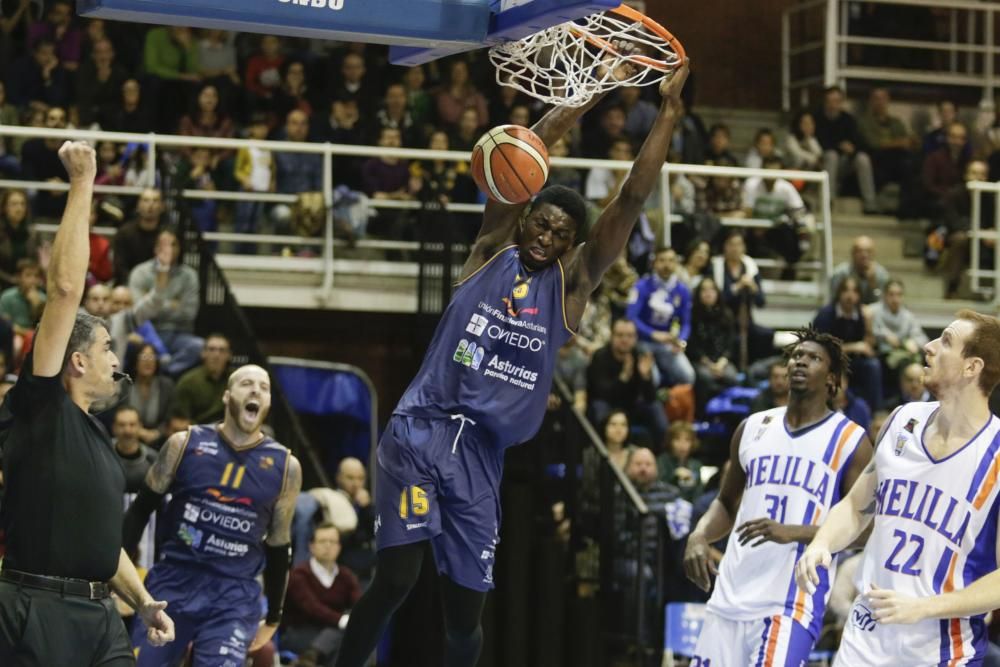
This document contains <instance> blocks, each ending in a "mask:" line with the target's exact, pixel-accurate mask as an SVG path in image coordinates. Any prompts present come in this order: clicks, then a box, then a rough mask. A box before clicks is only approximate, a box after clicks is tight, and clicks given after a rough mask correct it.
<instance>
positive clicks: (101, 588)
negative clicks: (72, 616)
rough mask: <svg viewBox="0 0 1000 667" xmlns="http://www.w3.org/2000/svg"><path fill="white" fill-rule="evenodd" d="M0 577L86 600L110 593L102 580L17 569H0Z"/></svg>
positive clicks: (13, 582) (108, 587)
mask: <svg viewBox="0 0 1000 667" xmlns="http://www.w3.org/2000/svg"><path fill="white" fill-rule="evenodd" d="M0 579H2V580H3V581H9V582H10V583H12V584H17V585H18V586H25V587H27V588H39V589H41V590H43V591H53V592H55V593H60V594H62V595H75V596H77V597H82V598H87V599H88V600H103V599H104V598H106V597H110V595H111V586H109V585H108V584H107V582H104V581H86V580H84V579H67V578H64V577H46V576H44V575H40V574H28V573H27V572H21V571H19V570H8V569H7V568H4V569H3V570H0Z"/></svg>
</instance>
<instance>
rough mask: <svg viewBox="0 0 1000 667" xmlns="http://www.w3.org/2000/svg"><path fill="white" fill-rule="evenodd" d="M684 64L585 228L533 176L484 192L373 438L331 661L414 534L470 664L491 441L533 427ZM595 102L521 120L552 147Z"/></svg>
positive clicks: (451, 653) (460, 653) (359, 634)
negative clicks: (508, 200)
mask: <svg viewBox="0 0 1000 667" xmlns="http://www.w3.org/2000/svg"><path fill="white" fill-rule="evenodd" d="M687 72H688V69H687V64H686V63H685V64H684V65H683V66H681V67H680V68H678V69H677V70H676V71H675V72H674V73H673V74H672V75H671V76H669V77H668V78H667V79H666V80H664V81H663V82H662V83H661V85H660V94H661V95H662V98H663V100H662V103H661V105H660V110H659V113H658V115H657V117H656V121H655V123H654V124H653V128H652V130H651V131H650V133H649V135H648V136H647V138H646V141H645V143H644V144H643V146H642V149H641V150H640V151H639V154H638V156H637V157H636V160H635V162H634V164H633V167H632V170H631V172H630V173H629V175H628V177H627V178H626V180H625V182H624V183H623V184H622V187H621V191H620V192H619V193H618V195H617V196H616V197H615V198H614V199H613V200H612V201H611V203H610V204H609V205H608V207H607V208H606V209H605V210H604V211H603V212H602V213H601V215H600V217H599V218H598V220H597V222H596V223H595V225H594V228H593V230H592V231H591V232H590V234H589V236H587V237H586V239H584V238H583V234H582V229H583V225H584V222H585V219H586V206H585V204H584V201H583V198H582V197H581V196H580V194H579V193H578V192H575V191H573V190H570V189H568V188H562V187H549V188H546V189H544V190H542V191H541V192H540V193H539V194H538V196H537V197H536V198H535V200H534V202H533V203H531V204H530V206H529V205H528V204H520V205H505V204H500V203H497V202H494V201H490V202H488V203H487V205H486V212H485V214H484V216H483V224H482V227H481V228H480V230H479V236H478V237H477V238H476V241H475V243H474V245H473V248H472V252H471V254H470V256H469V258H468V260H467V261H466V263H465V267H464V268H463V271H462V276H461V280H460V281H459V284H458V287H457V289H456V290H455V294H454V296H453V297H452V300H451V302H450V303H449V304H448V307H447V309H446V310H445V312H444V314H443V315H442V317H441V322H440V323H439V324H438V327H437V330H436V331H435V332H434V339H433V341H432V343H431V346H430V349H429V350H428V351H427V355H426V356H425V357H424V361H423V364H422V366H421V368H420V371H419V372H418V373H417V376H416V378H415V379H414V380H413V382H412V383H411V384H410V386H409V388H407V390H406V393H405V394H404V395H403V397H402V399H401V400H400V402H399V404H398V405H397V406H396V409H395V410H394V411H393V416H392V418H391V420H390V421H389V424H388V426H387V428H386V430H385V434H384V435H383V436H382V440H381V442H380V443H379V448H378V456H377V460H378V463H377V469H376V473H375V474H376V476H377V486H376V499H375V502H376V511H377V516H376V530H377V532H376V542H377V547H378V561H377V568H376V572H375V578H374V580H373V581H372V584H371V587H370V588H369V589H368V591H367V593H365V595H364V597H362V598H361V600H360V601H359V602H358V604H357V605H356V606H355V608H354V610H353V611H352V612H351V620H350V623H349V624H348V626H347V631H346V634H345V636H344V642H343V645H342V646H341V649H340V654H339V657H338V660H337V665H338V666H340V667H361V665H363V664H365V662H366V661H367V659H368V656H369V655H371V653H372V651H373V650H374V648H375V645H376V643H377V642H378V640H379V638H380V637H381V636H382V633H383V631H384V630H385V628H386V626H387V624H388V622H389V619H390V617H391V616H392V614H393V612H394V611H395V610H396V609H397V608H398V607H399V605H400V604H401V603H402V602H403V600H404V599H405V598H406V596H407V594H408V593H409V591H410V589H411V588H412V587H413V584H414V583H415V582H416V580H417V576H418V574H419V573H420V567H421V562H422V559H423V554H424V548H425V545H426V543H427V542H430V543H431V546H432V548H433V553H434V560H435V563H436V565H437V569H438V572H439V573H440V574H441V577H440V582H441V589H442V598H443V602H444V615H445V629H446V634H447V649H446V651H447V656H446V664H447V665H449V666H451V667H454V666H458V665H469V666H471V665H474V664H475V663H476V660H477V659H478V657H479V652H480V648H481V644H482V630H481V627H480V617H481V615H482V611H483V605H484V603H485V602H486V593H487V592H488V591H489V590H490V589H491V588H493V562H494V555H495V551H496V547H497V543H498V542H499V535H498V531H499V524H500V497H499V487H500V477H501V474H502V468H503V457H504V450H505V449H506V448H507V447H510V446H511V445H516V444H518V443H521V442H524V441H526V440H528V439H530V438H531V437H532V436H533V435H534V434H535V432H536V431H537V430H538V427H539V425H540V423H541V421H542V417H543V414H544V412H545V406H546V401H547V400H548V393H549V389H550V386H551V382H552V371H553V366H554V363H555V359H556V355H557V353H558V350H559V348H560V347H561V346H562V345H563V343H564V342H566V340H568V339H569V338H570V337H571V336H572V335H573V333H574V331H575V329H576V327H577V325H578V324H579V322H580V318H581V317H582V315H583V310H584V308H585V307H586V305H587V300H588V298H589V297H590V293H591V292H592V291H593V290H594V289H595V288H596V287H597V286H598V284H599V283H600V281H601V278H602V276H603V275H604V272H605V271H606V270H607V269H608V267H609V266H611V264H612V263H613V262H614V261H615V259H616V258H617V257H618V255H619V254H620V253H621V251H622V249H623V248H624V247H625V244H626V242H627V240H628V237H629V234H630V232H631V230H632V226H633V224H634V223H635V221H636V219H637V218H638V216H639V214H640V213H641V211H642V206H643V203H644V202H645V201H646V198H647V197H648V196H649V194H650V192H652V190H653V187H654V185H655V184H656V181H657V179H658V177H659V173H660V169H661V167H662V166H663V163H664V161H665V160H666V156H667V148H668V147H669V145H670V137H671V136H672V134H673V129H674V122H675V120H676V119H677V117H678V116H679V115H680V109H681V102H680V93H681V89H682V88H683V86H684V81H685V80H686V79H687ZM596 102H597V99H596V98H595V99H594V100H592V101H591V102H590V103H589V104H587V105H586V106H584V107H580V108H568V107H556V108H554V109H553V110H551V111H549V112H548V113H547V114H546V115H545V117H543V118H542V119H541V120H540V121H539V122H538V123H536V124H535V126H534V127H533V128H532V129H533V130H534V131H535V132H536V133H537V134H538V136H539V137H540V138H541V139H542V140H543V141H544V142H545V144H546V145H547V146H551V145H552V144H553V143H555V142H556V141H557V140H558V139H559V138H561V137H562V136H563V135H564V134H566V132H567V131H569V129H570V128H571V127H572V126H573V125H574V124H575V123H576V121H577V119H578V118H579V117H580V116H581V114H583V113H584V111H586V110H587V109H589V108H591V107H593V106H594V104H596ZM584 240H586V243H582V241H584Z"/></svg>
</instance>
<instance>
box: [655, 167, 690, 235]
mask: <svg viewBox="0 0 1000 667" xmlns="http://www.w3.org/2000/svg"><path fill="white" fill-rule="evenodd" d="M672 202H673V197H672V196H671V193H670V163H669V162H667V163H665V164H664V165H663V168H662V169H660V210H661V211H663V247H664V248H672V247H673V245H674V229H673V224H672V221H671V217H673V211H672V209H673V206H672ZM674 249H675V250H677V254H678V255H683V254H684V248H680V249H678V248H674Z"/></svg>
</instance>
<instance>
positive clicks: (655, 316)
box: [625, 248, 695, 386]
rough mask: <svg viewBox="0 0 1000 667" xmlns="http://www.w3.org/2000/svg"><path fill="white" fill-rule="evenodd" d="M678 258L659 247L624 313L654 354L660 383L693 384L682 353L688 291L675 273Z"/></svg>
mask: <svg viewBox="0 0 1000 667" xmlns="http://www.w3.org/2000/svg"><path fill="white" fill-rule="evenodd" d="M677 268H678V258H677V253H676V252H674V250H673V249H672V248H662V249H660V250H659V251H658V252H657V253H656V258H655V259H654V260H653V272H652V273H650V274H649V275H647V276H645V277H644V278H642V279H641V280H640V281H639V282H638V283H636V286H635V287H633V288H632V293H631V294H630V295H629V304H628V307H627V308H626V310H625V316H626V317H628V318H629V319H630V320H632V321H633V322H635V327H636V330H638V332H639V339H640V340H641V341H643V343H644V345H645V347H647V349H649V350H650V351H651V352H652V353H653V357H654V358H655V359H656V366H657V368H658V369H659V370H660V374H661V376H662V381H663V384H667V385H671V386H672V385H675V384H693V383H694V377H695V373H694V367H693V366H691V362H690V361H688V358H687V357H686V356H685V355H684V348H686V347H687V339H688V336H689V335H690V333H691V291H690V290H688V287H687V285H686V284H685V283H684V281H683V280H681V279H680V277H679V276H678V275H677Z"/></svg>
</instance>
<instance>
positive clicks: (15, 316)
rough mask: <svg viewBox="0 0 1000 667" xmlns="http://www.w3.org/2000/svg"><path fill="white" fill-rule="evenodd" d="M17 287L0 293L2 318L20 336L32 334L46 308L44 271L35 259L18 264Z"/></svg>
mask: <svg viewBox="0 0 1000 667" xmlns="http://www.w3.org/2000/svg"><path fill="white" fill-rule="evenodd" d="M16 278H17V285H16V286H14V287H8V288H7V289H5V290H4V291H3V292H2V293H0V317H3V318H4V319H5V320H7V322H9V323H10V324H11V325H12V326H13V328H14V333H16V334H17V335H18V336H25V335H27V334H30V333H31V332H32V330H33V329H34V328H35V325H36V324H38V320H39V318H41V316H42V310H43V309H44V308H45V292H44V291H43V290H42V284H43V283H42V269H41V267H40V266H39V265H38V262H36V261H35V260H33V259H20V260H18V262H17V274H16Z"/></svg>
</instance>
